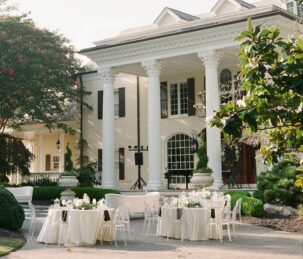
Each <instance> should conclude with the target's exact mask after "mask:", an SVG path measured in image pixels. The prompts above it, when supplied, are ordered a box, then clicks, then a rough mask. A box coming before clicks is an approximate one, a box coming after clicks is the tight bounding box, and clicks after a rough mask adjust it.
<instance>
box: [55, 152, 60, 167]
mask: <svg viewBox="0 0 303 259" xmlns="http://www.w3.org/2000/svg"><path fill="white" fill-rule="evenodd" d="M56 159H58V161H55V160H56ZM57 164H58V165H57ZM59 167H60V156H58V155H55V156H53V170H57V169H58V170H59Z"/></svg>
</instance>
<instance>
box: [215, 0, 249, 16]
mask: <svg viewBox="0 0 303 259" xmlns="http://www.w3.org/2000/svg"><path fill="white" fill-rule="evenodd" d="M251 8H255V6H254V5H252V4H249V3H247V2H245V1H243V0H219V1H218V2H217V3H216V4H215V6H214V7H213V8H212V9H211V11H212V12H213V13H215V14H216V15H224V14H229V13H235V12H239V11H242V10H247V9H251Z"/></svg>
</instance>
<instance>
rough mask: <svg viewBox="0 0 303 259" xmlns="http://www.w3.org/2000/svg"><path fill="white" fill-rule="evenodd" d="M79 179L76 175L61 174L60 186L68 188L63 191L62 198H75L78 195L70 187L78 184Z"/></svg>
mask: <svg viewBox="0 0 303 259" xmlns="http://www.w3.org/2000/svg"><path fill="white" fill-rule="evenodd" d="M78 183H79V180H78V179H77V177H76V176H74V175H61V176H60V178H59V183H58V185H59V186H63V187H66V189H65V190H64V191H63V192H61V197H60V200H61V201H62V200H66V201H68V200H73V199H75V197H76V193H75V192H73V191H72V190H71V189H70V188H71V187H76V186H78Z"/></svg>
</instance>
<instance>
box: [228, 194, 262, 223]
mask: <svg viewBox="0 0 303 259" xmlns="http://www.w3.org/2000/svg"><path fill="white" fill-rule="evenodd" d="M225 194H229V195H230V196H231V207H232V208H234V206H235V204H236V202H237V200H238V199H240V198H242V206H241V213H242V214H243V215H247V216H253V217H262V216H264V207H263V202H262V201H261V200H259V199H256V198H253V197H250V193H249V192H248V191H234V192H226V193H225Z"/></svg>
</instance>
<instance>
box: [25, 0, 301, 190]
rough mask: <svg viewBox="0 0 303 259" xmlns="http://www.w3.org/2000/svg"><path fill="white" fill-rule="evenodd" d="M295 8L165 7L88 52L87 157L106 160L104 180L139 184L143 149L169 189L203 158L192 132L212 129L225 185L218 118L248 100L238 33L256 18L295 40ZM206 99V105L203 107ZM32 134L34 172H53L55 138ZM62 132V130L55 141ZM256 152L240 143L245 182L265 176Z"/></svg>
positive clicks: (148, 173) (150, 169)
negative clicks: (233, 103)
mask: <svg viewBox="0 0 303 259" xmlns="http://www.w3.org/2000/svg"><path fill="white" fill-rule="evenodd" d="M202 2H203V1H201V5H202V4H203V3H202ZM288 2H289V3H288ZM287 9H288V10H289V11H292V12H295V13H299V14H300V12H301V9H300V6H298V8H297V6H296V5H295V3H294V2H293V1H282V0H281V1H279V0H271V1H269V0H263V1H259V2H257V1H254V2H253V1H249V3H248V2H245V1H242V0H218V1H217V3H216V4H215V5H214V7H213V8H212V9H211V10H210V12H208V13H204V14H199V15H191V14H187V13H184V12H182V11H177V10H174V9H171V8H165V9H164V10H163V11H162V12H161V13H160V14H159V16H158V17H157V18H156V19H155V21H154V23H153V24H151V25H149V26H143V27H139V28H132V29H129V30H126V31H123V32H122V33H121V34H119V35H118V36H117V37H114V38H110V39H106V40H102V41H97V42H95V47H92V48H87V49H83V50H81V51H80V53H81V54H82V55H85V56H87V57H88V58H89V59H91V60H92V62H94V63H95V65H96V69H95V70H96V71H94V72H92V73H87V74H84V75H82V76H81V81H82V82H83V86H84V87H85V89H86V90H87V91H90V92H91V94H90V95H87V96H85V102H87V103H89V104H90V105H92V107H93V110H89V109H85V108H84V109H83V116H82V124H83V127H82V135H83V138H84V139H85V140H86V141H87V143H88V148H87V150H86V155H88V156H89V157H90V159H91V160H92V161H99V170H100V171H102V173H101V175H102V186H103V187H106V188H118V189H121V190H126V189H129V188H130V187H131V186H132V185H133V184H134V183H135V182H136V180H137V178H138V167H137V166H136V164H135V157H134V154H135V153H136V150H137V148H138V146H140V149H141V146H142V148H143V150H144V151H142V153H143V165H141V167H140V170H141V171H140V172H141V174H142V177H143V179H144V180H145V181H146V182H147V187H148V188H150V189H162V188H165V185H166V179H165V173H166V172H170V173H172V174H175V175H178V173H180V174H182V173H183V174H184V172H185V173H188V172H192V171H193V169H194V168H195V165H196V160H197V158H196V154H193V153H191V152H190V138H191V137H192V132H197V133H199V132H201V131H202V130H203V129H206V136H207V153H208V157H209V164H208V165H209V167H210V168H211V169H212V170H213V172H214V173H213V176H214V179H215V184H214V185H215V187H220V186H222V185H223V179H222V156H221V134H220V131H219V130H218V129H217V128H212V127H210V126H209V125H208V120H209V118H210V117H211V116H212V114H213V111H214V110H216V109H217V108H218V107H219V105H220V102H221V103H222V102H225V101H226V100H230V99H233V100H236V99H239V98H241V94H242V93H241V91H240V89H239V85H238V84H237V81H236V80H235V79H236V75H237V73H238V71H239V60H238V51H239V44H240V42H237V41H234V38H235V37H236V36H238V35H239V34H240V32H241V31H243V30H245V29H246V28H247V19H248V18H249V17H251V18H252V21H253V23H254V24H255V25H256V24H261V23H264V26H266V27H278V28H280V29H281V32H282V35H283V36H284V37H288V34H289V33H290V31H291V30H292V28H293V27H294V22H295V20H296V15H294V14H292V13H290V12H289V11H287ZM138 90H139V91H138ZM137 97H139V98H137ZM196 103H202V104H203V107H204V108H203V109H199V110H196V109H195V108H194V107H193V106H194V105H195V104H196ZM78 123H79V121H77V123H76V124H77V125H78V126H77V127H79V124H78ZM29 131H30V129H28V130H27V132H25V133H24V134H28V136H32V137H33V138H32V139H31V141H32V142H31V143H32V147H33V151H34V153H35V152H36V154H38V156H36V157H37V158H38V159H39V157H40V158H41V159H43V161H42V160H41V161H40V162H37V161H36V162H35V163H36V164H35V165H33V168H34V169H33V171H36V172H39V171H40V172H43V171H45V170H44V165H45V162H46V161H45V155H46V154H49V155H51V157H52V156H54V154H51V153H50V151H43V150H44V148H43V147H42V146H43V145H42V143H43V140H42V137H41V135H42V136H43V139H44V141H46V142H47V138H48V136H47V135H46V133H41V131H40V133H39V132H38V133H37V134H36V133H35V134H32V135H31V134H29V133H28V132H29ZM138 134H139V138H138ZM57 138H58V133H55V135H53V140H52V141H53V143H55V142H56V139H57ZM59 138H60V143H61V144H62V143H64V142H65V143H66V142H67V140H66V138H69V136H64V134H62V133H61V134H60V137H59ZM75 138H76V137H75ZM39 141H40V142H39ZM69 142H71V140H69ZM74 142H76V140H75V141H74ZM39 143H40V144H39ZM47 143H48V142H47ZM39 145H40V146H39ZM47 146H48V147H49V146H50V145H47ZM135 146H136V147H135ZM63 147H64V146H63ZM147 147H148V150H146V149H147ZM38 149H39V150H40V151H39V150H38ZM60 150H61V151H58V150H56V148H55V146H54V152H58V154H57V156H58V160H60V161H61V162H59V164H58V165H57V167H56V170H57V171H58V170H59V171H60V169H62V159H63V157H62V154H64V150H63V148H62V147H61V148H60ZM62 150H63V151H62ZM60 152H61V153H60ZM256 155H257V153H256V150H255V149H253V148H252V147H250V146H248V145H244V144H243V146H242V147H241V149H240V150H239V154H238V156H239V157H240V159H239V163H240V167H239V169H238V170H241V172H240V174H239V175H240V176H239V177H238V181H241V183H244V184H253V183H255V181H256V175H257V174H258V173H260V172H261V171H262V170H264V168H265V166H264V165H263V164H262V162H261V159H259V158H258V156H256ZM256 157H257V159H256ZM49 159H50V161H52V159H51V158H49ZM138 160H141V158H140V157H137V162H141V161H138ZM223 160H224V159H223ZM223 167H224V164H223ZM50 168H51V169H50V171H56V170H55V169H54V168H53V167H52V166H50Z"/></svg>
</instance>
